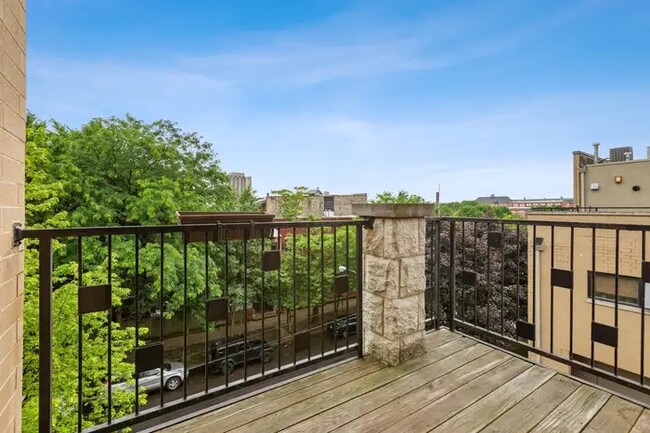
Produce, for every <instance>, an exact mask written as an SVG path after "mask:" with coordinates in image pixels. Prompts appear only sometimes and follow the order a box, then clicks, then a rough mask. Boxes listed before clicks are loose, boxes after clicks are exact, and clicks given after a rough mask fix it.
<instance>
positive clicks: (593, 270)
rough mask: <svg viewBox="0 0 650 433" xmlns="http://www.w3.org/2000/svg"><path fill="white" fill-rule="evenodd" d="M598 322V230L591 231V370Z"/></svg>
mask: <svg viewBox="0 0 650 433" xmlns="http://www.w3.org/2000/svg"><path fill="white" fill-rule="evenodd" d="M595 320H596V228H595V227H592V229H591V324H590V329H591V368H594V365H595V362H594V350H595V345H594V335H593V333H594V328H593V326H592V324H593V323H594V321H595Z"/></svg>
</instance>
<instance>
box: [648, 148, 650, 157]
mask: <svg viewBox="0 0 650 433" xmlns="http://www.w3.org/2000/svg"><path fill="white" fill-rule="evenodd" d="M648 159H650V146H648Z"/></svg>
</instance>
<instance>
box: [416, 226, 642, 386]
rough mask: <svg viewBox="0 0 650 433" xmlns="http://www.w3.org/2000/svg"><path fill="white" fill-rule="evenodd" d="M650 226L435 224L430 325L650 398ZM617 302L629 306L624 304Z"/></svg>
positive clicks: (430, 232) (430, 249)
mask: <svg viewBox="0 0 650 433" xmlns="http://www.w3.org/2000/svg"><path fill="white" fill-rule="evenodd" d="M648 230H650V226H646V225H632V224H596V223H578V222H565V221H535V220H490V219H476V218H434V219H430V220H428V222H427V244H428V247H427V251H426V253H427V291H426V304H427V307H426V308H427V311H426V313H427V322H428V326H429V328H437V327H440V326H447V327H449V328H450V329H451V330H454V331H457V332H462V333H465V334H468V335H471V336H474V337H477V338H480V339H482V340H484V341H487V342H489V343H492V344H494V345H497V346H500V347H502V348H505V349H507V350H510V351H513V352H515V353H517V354H519V355H522V356H525V357H529V358H534V359H536V360H537V361H538V362H548V361H555V362H557V363H560V364H563V365H565V366H567V370H568V372H570V373H572V374H576V375H580V374H582V373H584V374H585V375H586V376H597V377H600V378H603V379H606V380H608V381H611V382H613V383H615V384H619V385H624V386H625V387H626V388H627V389H629V390H632V392H640V393H641V394H639V395H646V396H647V395H650V387H649V386H648V382H649V381H648V377H646V371H647V367H648V365H647V361H646V358H647V354H646V350H647V344H646V335H647V334H646V313H647V311H646V310H647V309H648V305H647V303H646V294H647V293H648V292H649V291H650V261H649V259H648V256H647V249H648V244H649V242H648V239H647V232H648ZM621 299H625V300H626V302H625V303H622V302H621Z"/></svg>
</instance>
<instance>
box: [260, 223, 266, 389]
mask: <svg viewBox="0 0 650 433" xmlns="http://www.w3.org/2000/svg"><path fill="white" fill-rule="evenodd" d="M267 230H268V229H267V228H266V227H262V228H261V229H260V231H261V235H262V240H261V241H260V250H261V253H260V260H263V257H264V241H265V239H266V231H267ZM264 274H266V272H265V271H264V270H262V272H261V275H260V285H261V287H260V298H261V299H260V303H261V305H262V348H261V351H262V352H261V356H262V377H264V375H265V374H266V347H265V346H266V329H265V327H264V318H265V316H266V299H265V297H264V289H265V286H266V284H265V281H264Z"/></svg>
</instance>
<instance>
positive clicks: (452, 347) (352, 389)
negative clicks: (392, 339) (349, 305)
mask: <svg viewBox="0 0 650 433" xmlns="http://www.w3.org/2000/svg"><path fill="white" fill-rule="evenodd" d="M475 344H476V342H474V341H473V340H470V339H468V338H459V339H456V340H453V341H451V342H449V343H446V344H444V345H442V346H438V347H436V348H435V349H434V350H432V351H430V352H428V353H426V354H425V355H423V356H421V357H418V358H416V359H412V360H410V361H407V362H405V363H403V364H401V365H399V366H397V367H393V368H386V369H383V370H381V371H377V372H375V373H372V374H369V375H367V376H365V377H362V378H359V379H357V380H351V381H348V383H346V384H344V385H342V386H339V387H337V388H333V389H331V388H330V389H328V390H327V391H325V392H322V393H319V394H318V395H314V396H302V398H300V399H299V400H292V399H287V398H284V399H282V401H280V402H269V403H267V404H266V405H265V406H264V409H265V410H266V413H265V414H264V415H263V416H257V415H258V414H255V417H251V416H250V415H251V414H249V413H247V414H245V417H246V419H245V420H243V421H244V422H243V423H242V424H241V426H240V427H239V428H237V429H234V430H232V431H233V432H250V431H267V432H268V431H279V430H282V429H285V428H288V427H291V426H292V425H294V424H297V423H299V422H301V421H303V420H304V419H306V418H308V417H310V416H313V415H316V414H318V413H320V412H324V411H326V410H328V409H330V408H332V407H335V406H337V405H340V404H343V403H346V402H347V401H349V400H352V399H353V398H355V397H356V396H359V395H361V394H365V393H368V392H371V391H373V390H375V389H377V388H380V387H382V386H384V385H385V384H387V383H390V382H392V381H394V380H397V379H399V378H400V377H403V376H406V375H407V374H409V373H411V372H412V371H414V370H419V369H421V368H423V367H425V366H427V365H429V364H432V363H434V362H436V361H439V360H441V359H444V358H446V357H448V356H450V355H452V354H454V353H456V352H459V351H460V350H462V349H464V348H466V347H468V346H473V345H475ZM287 403H289V404H287ZM269 409H270V410H269ZM218 427H219V428H220V427H221V423H219V426H218ZM210 431H211V432H212V431H221V430H210Z"/></svg>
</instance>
